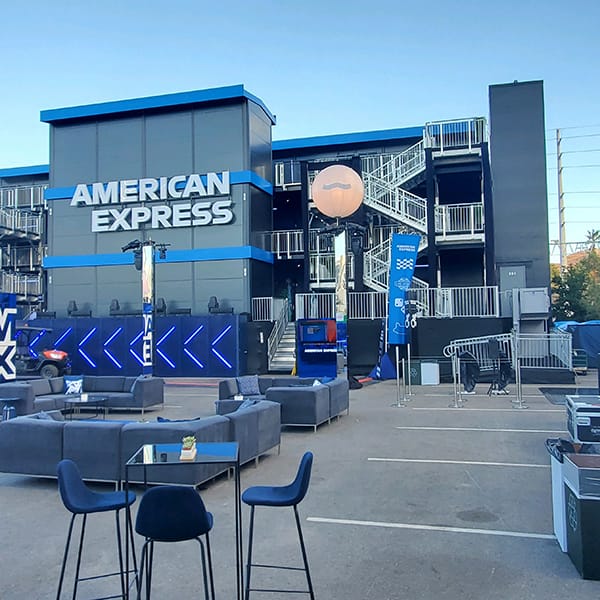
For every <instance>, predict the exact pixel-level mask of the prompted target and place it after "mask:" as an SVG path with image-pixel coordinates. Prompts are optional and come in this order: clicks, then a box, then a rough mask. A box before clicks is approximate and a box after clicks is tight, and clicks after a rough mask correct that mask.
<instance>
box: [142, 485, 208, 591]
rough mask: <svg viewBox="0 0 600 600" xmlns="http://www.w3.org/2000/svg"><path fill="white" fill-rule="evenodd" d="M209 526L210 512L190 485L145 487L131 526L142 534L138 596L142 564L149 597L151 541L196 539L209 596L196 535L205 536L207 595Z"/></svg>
mask: <svg viewBox="0 0 600 600" xmlns="http://www.w3.org/2000/svg"><path fill="white" fill-rule="evenodd" d="M212 526H213V516H212V514H211V513H209V512H208V511H207V510H206V508H205V506H204V502H202V498H201V497H200V494H198V492H197V491H196V490H195V489H194V488H191V487H183V486H176V485H161V486H157V487H155V488H151V489H150V490H148V491H147V492H146V493H145V494H144V495H143V496H142V499H141V500H140V506H139V508H138V513H137V519H136V522H135V530H136V531H137V532H138V533H139V534H140V535H143V536H144V537H145V538H146V541H145V542H144V545H143V546H142V555H141V558H140V574H139V578H138V594H137V597H138V599H139V598H140V595H141V592H142V582H143V579H144V577H143V576H144V565H145V566H146V598H147V599H149V598H150V587H151V585H152V559H153V558H154V542H183V541H187V540H197V541H198V543H199V544H200V560H201V561H202V577H203V580H204V596H205V598H206V600H209V595H208V590H209V584H208V582H207V577H206V573H207V569H206V561H205V558H204V545H203V544H202V540H201V539H200V536H205V537H206V554H207V555H208V574H209V581H210V593H211V598H212V600H214V598H215V585H214V580H213V570H212V559H211V554H210V540H209V537H208V532H209V531H210V530H211V529H212Z"/></svg>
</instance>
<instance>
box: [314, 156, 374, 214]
mask: <svg viewBox="0 0 600 600" xmlns="http://www.w3.org/2000/svg"><path fill="white" fill-rule="evenodd" d="M311 190H312V198H313V200H314V202H315V204H316V205H317V208H318V209H319V210H320V211H321V212H322V213H323V214H324V215H327V216H328V217H334V218H338V217H339V218H343V217H349V216H350V215H351V214H352V213H354V212H356V210H357V209H358V207H359V206H360V205H361V203H362V201H363V196H364V195H365V187H364V185H363V182H362V179H361V178H360V176H359V175H358V173H357V172H356V171H354V170H353V169H351V168H350V167H346V166H344V165H332V166H331V167H327V168H326V169H323V170H322V171H319V173H318V174H317V176H316V177H315V179H314V181H313V183H312V188H311Z"/></svg>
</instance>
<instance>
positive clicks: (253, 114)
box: [248, 103, 273, 181]
mask: <svg viewBox="0 0 600 600" xmlns="http://www.w3.org/2000/svg"><path fill="white" fill-rule="evenodd" d="M248 113H249V146H250V169H251V170H252V171H254V173H257V174H258V175H260V176H261V177H262V178H263V179H266V180H267V181H271V180H272V178H273V167H272V163H271V121H270V119H268V118H267V116H266V115H265V113H264V112H263V110H262V109H261V108H259V107H258V106H256V104H254V103H250V104H249V105H248Z"/></svg>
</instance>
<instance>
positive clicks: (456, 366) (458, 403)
mask: <svg viewBox="0 0 600 600" xmlns="http://www.w3.org/2000/svg"><path fill="white" fill-rule="evenodd" d="M452 381H453V382H454V402H453V403H452V404H450V405H449V407H450V408H462V395H461V392H460V358H459V357H458V354H453V355H452Z"/></svg>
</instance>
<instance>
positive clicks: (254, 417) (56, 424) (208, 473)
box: [0, 401, 281, 485]
mask: <svg viewBox="0 0 600 600" xmlns="http://www.w3.org/2000/svg"><path fill="white" fill-rule="evenodd" d="M280 412H281V409H280V406H279V404H277V403H273V402H267V401H262V402H259V403H257V404H256V405H254V406H252V407H248V408H244V409H240V410H239V411H236V412H235V413H232V414H230V415H227V416H219V415H215V416H210V417H205V418H198V419H190V420H182V421H166V420H163V421H160V422H159V421H151V422H138V421H116V420H75V421H66V420H64V417H63V415H62V413H61V412H60V411H58V410H55V411H50V412H41V413H37V414H33V415H25V416H20V417H16V418H14V419H9V420H7V421H1V422H0V472H4V473H20V474H25V475H36V476H49V477H56V465H57V464H58V462H59V461H60V460H62V459H63V458H70V459H72V460H74V461H75V462H76V463H77V465H78V466H79V468H80V471H81V474H82V476H83V478H84V479H87V480H95V481H115V482H119V481H123V480H124V479H125V463H126V462H127V460H128V459H129V458H130V457H131V456H132V455H133V454H134V453H135V452H136V451H137V450H138V449H139V448H140V447H141V446H142V445H144V444H157V443H158V444H160V443H179V442H181V439H182V438H183V437H184V436H187V435H194V436H195V437H196V439H197V440H198V442H230V441H237V442H238V443H239V445H240V462H241V463H242V464H243V463H246V462H249V461H251V460H256V459H258V456H260V455H262V454H264V453H266V452H267V451H268V450H270V449H271V448H274V447H276V446H279V444H280V441H281V419H280ZM226 468H227V467H226V466H223V465H214V464H213V465H202V464H186V465H182V466H181V467H179V466H175V467H174V466H169V467H168V468H165V467H161V466H154V467H152V466H150V467H148V468H147V481H148V482H151V483H177V484H186V485H198V484H200V483H202V482H204V481H207V480H209V479H212V478H213V477H215V476H216V475H218V474H219V473H222V472H223V471H225V470H226ZM143 477H144V473H143V469H142V468H139V467H134V468H132V469H130V470H129V480H130V481H137V482H141V481H143Z"/></svg>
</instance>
